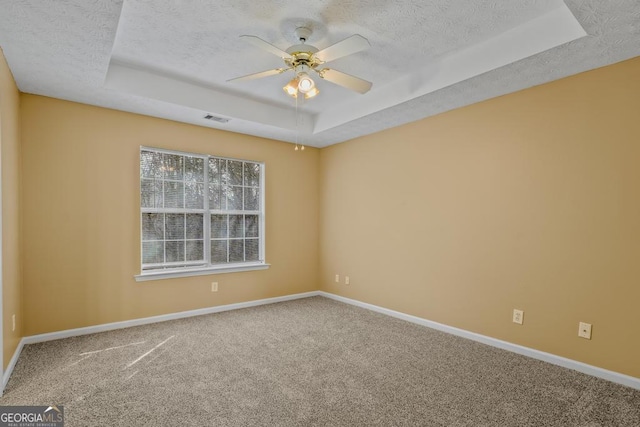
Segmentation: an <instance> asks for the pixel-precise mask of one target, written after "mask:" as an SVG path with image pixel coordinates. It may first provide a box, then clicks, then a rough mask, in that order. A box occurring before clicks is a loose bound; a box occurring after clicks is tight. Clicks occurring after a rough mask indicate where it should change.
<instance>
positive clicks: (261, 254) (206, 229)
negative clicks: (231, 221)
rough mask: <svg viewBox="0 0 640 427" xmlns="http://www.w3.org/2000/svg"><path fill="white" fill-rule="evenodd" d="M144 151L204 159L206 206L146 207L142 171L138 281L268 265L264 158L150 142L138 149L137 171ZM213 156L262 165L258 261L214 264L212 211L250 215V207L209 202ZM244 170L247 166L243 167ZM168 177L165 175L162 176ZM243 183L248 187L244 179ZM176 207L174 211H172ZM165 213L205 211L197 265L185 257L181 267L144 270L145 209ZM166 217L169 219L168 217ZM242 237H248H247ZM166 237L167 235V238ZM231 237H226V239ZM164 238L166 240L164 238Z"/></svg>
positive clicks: (224, 213) (251, 268)
mask: <svg viewBox="0 0 640 427" xmlns="http://www.w3.org/2000/svg"><path fill="white" fill-rule="evenodd" d="M143 151H151V152H155V153H161V154H170V155H178V156H185V157H193V158H200V159H203V162H204V182H203V184H204V195H203V207H202V209H190V208H186V207H183V208H165V207H162V208H145V207H143V206H142V183H143V179H142V174H140V173H139V177H138V190H139V191H138V197H139V199H138V209H139V211H138V212H139V227H140V228H139V231H140V233H139V240H138V241H139V243H140V258H139V261H140V263H139V266H140V274H138V275H135V276H134V278H135V280H136V281H137V282H140V281H147V280H157V279H169V278H177V277H189V276H201V275H209V274H221V273H235V272H241V271H253V270H265V269H267V268H269V266H270V264H268V263H266V252H265V249H266V248H265V246H266V245H265V228H266V227H265V217H266V209H265V188H266V182H265V164H264V162H259V161H255V160H247V159H237V158H231V157H223V156H215V155H210V154H201V153H192V152H186V151H177V150H169V149H165V148H156V147H149V146H140V147H139V151H138V171H140V164H141V161H142V153H143ZM210 159H222V160H227V161H229V160H230V161H237V162H243V165H244V163H254V164H258V165H260V185H259V187H258V188H259V189H260V196H259V204H260V206H259V209H258V210H257V215H258V260H257V261H243V262H227V263H224V264H211V252H210V248H211V241H212V237H211V218H212V216H213V215H238V214H240V215H247V213H246V212H247V211H245V210H244V209H242V210H212V209H210V206H209V182H208V179H209V178H208V177H209V169H208V168H209V160H210ZM243 170H244V167H243ZM243 173H244V172H243ZM163 181H165V179H163ZM169 181H171V180H169ZM242 186H243V187H245V185H244V182H243V185H242ZM172 209H173V211H172ZM154 212H157V213H163V214H171V213H180V214H189V213H202V214H203V259H204V260H203V261H204V262H203V263H201V262H199V261H195V262H197V263H198V265H197V266H194V267H189V266H184V265H185V264H189V263H190V262H193V261H186V260H185V261H184V262H180V264H181V265H182V266H181V267H177V268H164V269H153V270H144V269H143V265H144V264H143V253H142V251H143V232H144V228H143V215H144V214H145V213H154ZM249 212H250V214H251V215H256V211H249ZM165 220H166V219H165ZM243 239H245V240H246V237H244V238H243ZM165 240H166V239H165ZM230 240H231V239H230V238H229V237H227V241H230ZM163 241H164V240H163Z"/></svg>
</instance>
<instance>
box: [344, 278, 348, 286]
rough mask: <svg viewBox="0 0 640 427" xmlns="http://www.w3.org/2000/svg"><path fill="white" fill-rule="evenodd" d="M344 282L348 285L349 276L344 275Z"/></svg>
mask: <svg viewBox="0 0 640 427" xmlns="http://www.w3.org/2000/svg"><path fill="white" fill-rule="evenodd" d="M344 284H345V285H348V284H349V276H345V277H344Z"/></svg>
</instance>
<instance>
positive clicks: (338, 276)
mask: <svg viewBox="0 0 640 427" xmlns="http://www.w3.org/2000/svg"><path fill="white" fill-rule="evenodd" d="M336 283H340V275H339V274H336Z"/></svg>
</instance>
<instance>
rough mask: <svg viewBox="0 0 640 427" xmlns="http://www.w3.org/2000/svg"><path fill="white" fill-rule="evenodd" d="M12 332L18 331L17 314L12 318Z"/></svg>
mask: <svg viewBox="0 0 640 427" xmlns="http://www.w3.org/2000/svg"><path fill="white" fill-rule="evenodd" d="M11 330H12V331H15V330H16V315H15V314H14V315H13V316H11Z"/></svg>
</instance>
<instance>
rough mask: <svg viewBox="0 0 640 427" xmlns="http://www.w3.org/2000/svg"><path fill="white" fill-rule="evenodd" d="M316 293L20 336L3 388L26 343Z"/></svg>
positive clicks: (298, 297)
mask: <svg viewBox="0 0 640 427" xmlns="http://www.w3.org/2000/svg"><path fill="white" fill-rule="evenodd" d="M318 295H320V292H319V291H312V292H304V293H300V294H293V295H285V296H281V297H274V298H265V299H259V300H254V301H246V302H239V303H235V304H227V305H219V306H216V307H208V308H201V309H198V310H189V311H181V312H179V313H171V314H163V315H160V316H153V317H144V318H141V319H133V320H124V321H122V322H113V323H105V324H102V325H95V326H87V327H84V328H76V329H67V330H64V331H57V332H50V333H46V334H39V335H31V336H28V337H24V338H22V340H20V344H19V345H18V348H16V351H15V352H14V353H13V357H12V358H11V361H10V362H9V365H8V366H7V369H6V370H5V371H4V375H3V378H2V382H3V389H4V387H6V385H7V383H8V382H9V378H10V377H11V374H12V373H13V369H14V368H15V366H16V362H17V361H18V357H20V353H21V352H22V348H23V347H24V346H25V345H26V344H35V343H39V342H45V341H53V340H59V339H62V338H69V337H77V336H80V335H88V334H95V333H98V332H106V331H113V330H115V329H123V328H130V327H131V326H140V325H148V324H150V323H158V322H166V321H167V320H176V319H184V318H187V317H194V316H202V315H203V314H212V313H221V312H223V311H230V310H239V309H241V308H249V307H256V306H259V305H266V304H274V303H277V302H284V301H291V300H295V299H301V298H309V297H314V296H318Z"/></svg>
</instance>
